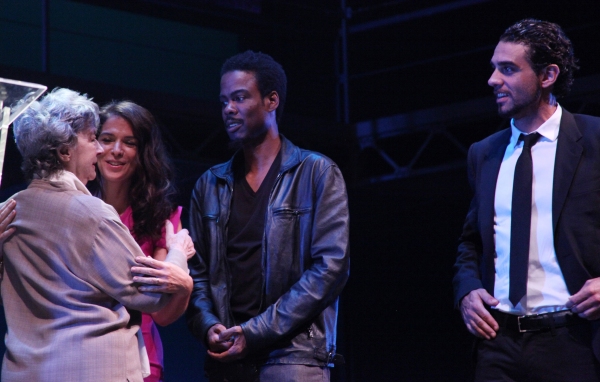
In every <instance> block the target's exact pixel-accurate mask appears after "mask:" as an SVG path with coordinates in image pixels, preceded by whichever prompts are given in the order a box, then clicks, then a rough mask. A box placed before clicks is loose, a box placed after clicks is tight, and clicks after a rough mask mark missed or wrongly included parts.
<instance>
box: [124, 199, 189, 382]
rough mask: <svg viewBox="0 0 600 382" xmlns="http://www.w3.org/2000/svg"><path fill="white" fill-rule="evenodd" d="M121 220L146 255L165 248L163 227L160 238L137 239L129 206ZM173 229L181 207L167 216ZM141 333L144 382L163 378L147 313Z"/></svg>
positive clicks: (159, 345)
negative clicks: (144, 353)
mask: <svg viewBox="0 0 600 382" xmlns="http://www.w3.org/2000/svg"><path fill="white" fill-rule="evenodd" d="M120 217H121V222H123V224H125V226H126V227H127V228H129V231H130V232H131V235H132V236H133V238H134V239H135V241H137V243H138V244H139V246H140V248H141V249H142V252H144V254H145V255H146V256H152V254H153V253H154V249H155V248H157V247H158V248H166V243H165V232H164V228H163V229H162V234H161V238H160V239H158V240H155V241H152V240H148V239H146V240H142V241H140V240H138V238H137V237H136V235H135V234H134V233H133V231H132V229H133V211H132V210H131V206H129V207H127V209H126V210H125V211H124V212H123V213H122V214H121V215H120ZM169 220H170V221H171V223H173V226H174V227H175V230H176V231H177V227H179V221H180V220H181V207H177V210H176V211H175V212H173V214H172V215H171V217H170V218H169ZM142 335H143V336H144V342H145V344H146V350H147V351H148V358H149V359H150V371H151V373H152V374H151V375H150V376H149V377H146V378H144V382H160V381H162V380H163V365H164V361H163V347H162V341H161V340H160V335H159V334H158V329H157V328H156V324H155V323H154V321H153V320H152V316H150V315H149V314H148V313H142Z"/></svg>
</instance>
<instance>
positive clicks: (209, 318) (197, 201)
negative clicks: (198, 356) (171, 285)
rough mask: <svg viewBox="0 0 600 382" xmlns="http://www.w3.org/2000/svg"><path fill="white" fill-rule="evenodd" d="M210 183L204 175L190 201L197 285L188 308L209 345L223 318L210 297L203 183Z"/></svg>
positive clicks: (194, 328) (193, 269) (191, 263)
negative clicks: (209, 337) (208, 338)
mask: <svg viewBox="0 0 600 382" xmlns="http://www.w3.org/2000/svg"><path fill="white" fill-rule="evenodd" d="M206 182H207V180H206V177H205V176H202V177H201V178H200V179H199V180H198V182H197V183H196V186H195V187H194V191H193V192H192V198H191V202H190V214H189V219H190V229H189V231H190V236H191V237H192V240H193V241H194V246H195V248H196V255H194V257H193V258H192V259H190V260H189V262H188V264H189V268H190V276H191V277H192V279H193V280H194V288H193V289H192V294H191V296H190V303H189V305H188V309H187V311H186V318H187V324H188V328H189V329H190V331H191V332H192V334H193V335H194V336H195V337H196V338H197V339H198V340H199V341H201V342H202V343H203V344H204V345H205V346H207V343H206V333H207V332H208V329H210V327H211V326H213V325H215V324H218V323H219V322H220V321H219V319H218V318H217V316H216V315H215V314H214V313H213V303H212V300H211V297H210V284H209V274H208V254H207V253H206V243H205V239H206V238H205V237H204V234H203V233H204V226H203V220H202V218H203V211H202V205H203V200H202V199H203V197H204V192H203V190H205V189H206V187H203V185H204V184H205V183H206Z"/></svg>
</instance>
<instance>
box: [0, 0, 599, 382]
mask: <svg viewBox="0 0 600 382" xmlns="http://www.w3.org/2000/svg"><path fill="white" fill-rule="evenodd" d="M44 9H46V10H47V12H46V13H44V11H43V10H44ZM599 14H600V2H598V1H569V2H566V1H526V2H524V1H496V0H456V1H441V0H414V1H412V0H396V1H391V0H347V1H345V3H344V2H340V1H333V0H322V1H310V0H300V1H287V0H286V1H273V0H272V1H260V0H249V1H241V0H228V1H218V0H196V1H193V0H173V1H159V0H129V1H116V0H115V1H99V0H97V1H95V0H80V1H69V0H47V1H42V0H22V1H19V2H13V1H9V0H0V77H4V78H11V79H18V80H23V81H30V82H37V83H41V84H44V85H47V86H48V87H49V88H50V89H51V88H53V87H55V86H61V87H69V88H72V89H74V90H78V91H81V92H85V93H88V94H90V95H91V96H93V97H94V99H95V100H96V101H97V102H98V103H99V104H103V103H105V102H107V101H109V100H111V99H123V98H127V99H131V100H133V101H136V102H138V103H140V104H142V105H144V106H145V107H147V108H148V109H149V110H150V111H152V112H153V113H154V114H155V116H156V117H157V118H158V119H159V121H160V123H161V126H162V128H163V137H164V139H165V141H166V142H167V144H168V146H169V148H170V150H171V154H172V157H173V158H174V160H175V162H176V164H177V167H178V169H179V170H178V171H179V173H178V186H179V189H180V204H182V205H183V206H184V207H187V206H188V203H189V195H190V192H191V188H192V186H193V184H194V182H195V180H196V179H197V178H198V177H199V176H200V174H201V173H202V172H203V171H204V170H205V169H206V168H207V167H208V166H210V165H211V164H214V163H218V162H220V161H224V160H226V159H227V158H229V157H230V156H231V152H230V151H229V150H228V149H227V136H226V134H225V132H224V129H223V127H222V123H221V121H220V112H219V105H218V102H217V99H218V91H219V88H218V84H219V67H220V65H221V63H222V62H223V60H224V59H225V58H227V57H229V56H230V55H232V54H235V53H237V52H241V51H244V50H246V49H252V50H257V51H262V52H265V53H268V54H270V55H272V56H273V57H274V58H275V59H276V60H277V61H278V62H280V63H281V64H282V65H283V67H284V69H285V70H286V73H287V75H288V89H289V90H288V100H287V104H286V106H285V110H286V111H285V114H284V118H283V121H282V123H281V126H280V130H281V132H282V133H283V134H285V135H286V136H287V137H289V138H290V139H291V140H292V141H293V142H294V143H296V144H298V145H300V146H302V147H304V148H307V149H312V150H316V151H320V152H322V153H324V154H326V155H328V156H330V157H331V158H332V159H334V160H335V161H336V162H337V163H338V164H339V166H340V168H341V169H342V171H343V173H344V176H345V179H346V182H347V186H348V193H349V202H350V208H351V253H352V256H351V258H352V266H351V276H350V280H349V282H348V285H347V287H346V289H345V290H344V292H343V294H342V297H341V303H340V306H341V315H340V322H339V330H338V332H339V333H338V345H339V352H340V353H342V354H344V356H345V358H346V361H347V364H346V365H345V366H344V367H341V368H336V369H335V370H334V373H333V379H334V380H336V381H367V380H370V381H398V380H402V381H465V380H469V379H470V378H471V374H472V366H473V365H472V362H471V353H470V352H471V345H472V339H471V337H470V336H469V335H468V333H467V332H466V329H464V327H463V325H462V321H461V319H460V316H459V314H458V312H457V311H456V310H454V307H453V304H452V286H451V278H452V264H453V261H454V256H455V248H456V244H457V238H458V236H459V234H460V230H461V225H462V222H463V219H464V216H465V213H466V211H467V207H468V203H469V200H470V191H469V188H468V185H467V179H466V169H465V159H466V150H467V148H468V146H469V145H470V144H471V143H473V142H475V141H476V140H479V139H482V138H483V137H485V136H487V135H489V134H491V133H493V132H495V131H497V130H499V129H501V128H504V127H506V126H508V125H507V121H503V120H501V119H500V118H498V117H497V116H496V111H495V105H494V101H493V99H492V96H491V88H489V87H488V86H487V83H486V82H487V78H488V77H489V75H490V74H491V70H490V65H489V60H490V58H491V56H492V53H493V49H494V47H495V45H496V43H497V41H498V37H499V36H500V34H501V33H502V32H503V31H504V29H506V28H507V27H508V26H509V25H511V24H512V23H514V22H515V21H517V20H520V19H522V18H525V17H535V18H540V19H545V20H549V21H553V22H557V23H558V24H560V25H561V26H563V28H564V29H565V31H566V33H567V35H568V36H569V37H570V38H571V40H572V41H573V43H574V46H575V53H576V55H577V56H578V57H579V58H580V65H581V70H580V71H578V72H577V73H576V81H575V86H574V88H573V91H572V94H571V95H570V96H569V97H567V98H565V99H564V100H559V101H560V102H561V104H562V105H563V106H564V107H565V108H567V109H568V110H570V111H571V112H583V113H586V114H593V115H600V107H599V101H598V100H599V96H600V80H599V79H600V61H599V60H598V54H597V47H598V41H600V21H598V15H599ZM44 15H45V16H44ZM344 25H345V27H346V33H345V34H344V33H342V34H340V31H343V30H344ZM341 35H345V36H346V40H345V42H344V39H342V38H341V37H340V36H341ZM344 44H345V45H346V47H347V49H346V50H344V49H343V46H344ZM344 64H345V65H344ZM344 68H347V70H345V69H344ZM345 79H347V80H345ZM344 89H347V92H345V91H344ZM7 150H8V153H7V158H6V162H5V166H4V176H3V179H2V185H1V188H0V193H1V194H2V195H4V198H5V197H7V196H8V195H10V194H12V193H13V192H14V191H15V190H18V189H20V188H23V187H24V186H25V184H24V182H23V179H22V177H21V175H20V171H19V170H18V168H19V163H20V157H19V154H18V153H17V152H16V149H15V147H14V143H13V142H12V141H11V142H9V146H8V148H7ZM186 222H187V221H186V220H184V223H186ZM161 332H162V338H163V342H164V347H165V358H166V380H167V381H202V380H203V376H202V365H203V357H204V349H203V348H202V346H201V345H200V344H199V343H198V342H197V341H196V340H195V339H193V338H192V337H191V336H190V335H189V333H188V332H187V329H186V327H185V323H184V322H183V320H179V321H178V322H177V323H175V324H173V325H171V326H169V327H166V328H161Z"/></svg>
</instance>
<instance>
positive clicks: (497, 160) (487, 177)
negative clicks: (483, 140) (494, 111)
mask: <svg viewBox="0 0 600 382" xmlns="http://www.w3.org/2000/svg"><path fill="white" fill-rule="evenodd" d="M510 136H511V130H510V128H509V129H506V130H505V131H504V132H502V134H500V135H499V136H498V137H497V139H495V140H494V141H492V142H490V150H489V153H488V155H487V156H486V157H485V158H484V160H483V163H482V164H481V182H480V185H481V189H480V193H479V195H480V198H481V202H480V211H479V212H480V216H479V218H480V220H479V221H480V222H482V223H485V224H484V225H483V226H482V230H483V231H484V232H482V237H483V238H492V242H493V237H494V201H495V197H496V183H497V181H498V172H499V171H500V165H501V164H502V158H504V152H505V151H506V146H508V142H509V141H510Z"/></svg>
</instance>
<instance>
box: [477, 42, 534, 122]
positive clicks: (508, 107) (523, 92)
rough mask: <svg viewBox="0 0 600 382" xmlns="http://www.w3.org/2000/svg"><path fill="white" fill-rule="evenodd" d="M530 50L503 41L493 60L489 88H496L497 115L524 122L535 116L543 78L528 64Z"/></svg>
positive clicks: (498, 46) (499, 44)
mask: <svg viewBox="0 0 600 382" xmlns="http://www.w3.org/2000/svg"><path fill="white" fill-rule="evenodd" d="M527 49H528V48H527V47H526V46H524V45H522V44H515V43H512V42H504V41H500V42H499V43H498V45H497V46H496V49H495V50H494V56H493V57H492V61H491V64H492V69H493V70H494V71H493V73H492V75H491V76H490V79H489V80H488V85H490V86H491V87H493V88H494V95H495V96H496V103H497V105H498V113H499V114H500V115H501V116H503V117H512V118H516V119H519V118H522V117H525V116H527V115H531V114H532V113H535V111H536V110H537V108H538V106H539V102H540V99H541V89H542V88H541V78H540V76H538V75H537V74H536V73H535V71H534V70H533V68H532V67H531V64H530V63H529V61H528V60H527Z"/></svg>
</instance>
